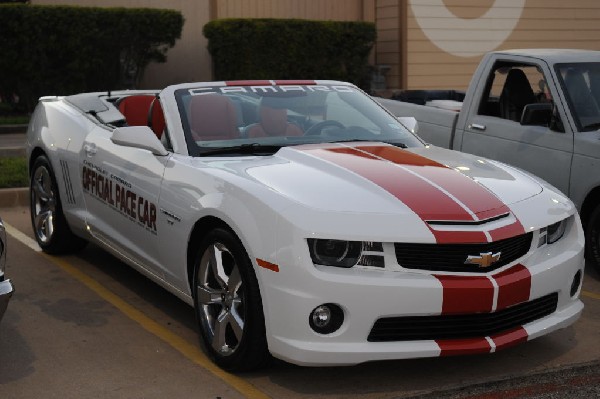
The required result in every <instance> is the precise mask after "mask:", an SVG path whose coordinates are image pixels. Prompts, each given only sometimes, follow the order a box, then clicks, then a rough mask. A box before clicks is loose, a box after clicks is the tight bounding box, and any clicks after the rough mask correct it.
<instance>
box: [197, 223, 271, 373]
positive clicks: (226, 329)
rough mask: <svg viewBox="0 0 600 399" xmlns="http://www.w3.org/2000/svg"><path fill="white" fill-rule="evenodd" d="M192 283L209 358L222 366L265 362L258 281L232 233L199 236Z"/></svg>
mask: <svg viewBox="0 0 600 399" xmlns="http://www.w3.org/2000/svg"><path fill="white" fill-rule="evenodd" d="M193 282H194V284H193V294H194V308H195V310H196V318H197V321H198V326H199V329H200V338H201V342H202V344H203V346H204V347H205V349H206V351H207V353H208V354H209V356H210V358H211V359H212V360H213V361H214V362H215V363H216V364H217V365H218V366H219V367H221V368H223V369H224V370H228V371H248V370H255V369H258V368H261V367H264V366H266V365H267V363H268V362H269V360H270V354H269V351H268V348H267V342H266V337H265V320H264V314H263V308H262V300H261V296H260V290H259V287H258V281H257V280H256V275H255V274H254V270H253V267H252V264H251V262H250V259H249V258H248V255H247V253H246V251H245V250H244V247H243V246H242V244H241V242H240V241H239V239H238V238H237V237H236V236H235V235H234V234H233V233H232V232H230V231H229V230H226V229H223V228H216V229H214V230H213V231H211V232H210V233H209V234H208V235H207V236H206V237H205V238H204V240H203V241H202V244H201V245H200V250H199V251H198V255H197V257H196V262H195V268H194V279H193Z"/></svg>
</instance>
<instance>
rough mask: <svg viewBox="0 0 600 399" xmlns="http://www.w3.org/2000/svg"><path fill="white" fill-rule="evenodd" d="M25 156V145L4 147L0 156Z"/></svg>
mask: <svg viewBox="0 0 600 399" xmlns="http://www.w3.org/2000/svg"><path fill="white" fill-rule="evenodd" d="M24 156H25V147H2V148H0V158H16V157H24Z"/></svg>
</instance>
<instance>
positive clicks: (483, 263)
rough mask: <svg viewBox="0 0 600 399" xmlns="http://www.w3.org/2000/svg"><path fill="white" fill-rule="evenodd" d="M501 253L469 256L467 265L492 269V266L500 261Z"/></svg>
mask: <svg viewBox="0 0 600 399" xmlns="http://www.w3.org/2000/svg"><path fill="white" fill-rule="evenodd" d="M500 254H501V252H496V253H495V254H492V253H491V252H484V253H481V254H479V255H469V256H467V260H466V261H465V264H466V265H478V266H479V267H490V266H491V265H492V264H494V263H496V262H498V261H499V260H500Z"/></svg>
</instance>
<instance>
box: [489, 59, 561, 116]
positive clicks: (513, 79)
mask: <svg viewBox="0 0 600 399" xmlns="http://www.w3.org/2000/svg"><path fill="white" fill-rule="evenodd" d="M549 102H552V97H551V95H550V91H549V89H548V85H547V84H546V78H545V77H544V74H543V73H542V71H541V69H539V67H537V66H536V65H528V64H511V63H507V62H499V63H497V64H496V65H494V68H493V69H492V74H491V76H490V79H489V80H488V83H487V87H486V90H485V92H484V95H483V96H482V99H481V104H480V106H479V115H488V116H495V117H498V118H503V119H508V120H512V121H515V122H520V121H521V115H522V113H523V109H524V108H525V106H526V105H527V104H534V103H549Z"/></svg>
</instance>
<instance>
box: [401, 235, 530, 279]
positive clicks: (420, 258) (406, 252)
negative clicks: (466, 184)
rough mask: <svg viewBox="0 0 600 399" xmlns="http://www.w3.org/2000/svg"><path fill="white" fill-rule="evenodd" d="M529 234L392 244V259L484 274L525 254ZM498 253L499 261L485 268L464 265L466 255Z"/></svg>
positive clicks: (404, 264) (426, 267)
mask: <svg viewBox="0 0 600 399" xmlns="http://www.w3.org/2000/svg"><path fill="white" fill-rule="evenodd" d="M532 237H533V233H527V234H523V235H520V236H515V237H511V238H507V239H505V240H500V241H494V242H488V243H484V244H407V243H395V244H394V248H395V249H396V259H397V260H398V264H400V266H402V267H405V268H407V269H421V270H432V271H444V272H470V273H473V272H474V273H487V272H489V271H491V270H495V269H497V268H499V267H502V266H504V265H507V264H509V263H510V262H512V261H514V260H517V259H519V258H520V257H521V256H523V255H525V254H526V253H527V252H528V251H529V248H530V247H531V239H532ZM487 252H491V253H494V254H495V253H498V252H501V255H500V260H498V261H497V262H496V263H494V264H492V265H491V266H489V267H484V268H480V267H477V265H471V264H465V260H467V257H468V256H469V255H479V254H482V253H487Z"/></svg>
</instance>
